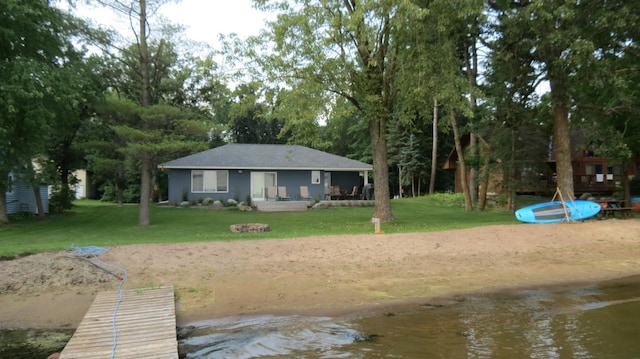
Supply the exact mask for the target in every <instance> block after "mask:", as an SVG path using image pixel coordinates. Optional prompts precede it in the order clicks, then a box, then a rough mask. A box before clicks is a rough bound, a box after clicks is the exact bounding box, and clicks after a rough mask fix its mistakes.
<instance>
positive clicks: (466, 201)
mask: <svg viewBox="0 0 640 359" xmlns="http://www.w3.org/2000/svg"><path fill="white" fill-rule="evenodd" d="M449 120H450V121H451V128H453V137H454V141H455V143H456V152H458V166H459V167H460V177H461V178H460V184H461V185H462V193H463V195H464V208H465V210H467V211H471V210H473V204H472V202H471V194H470V193H469V186H468V185H467V168H466V166H465V163H464V153H463V149H462V144H461V143H460V132H459V131H458V122H457V121H456V113H455V111H453V110H451V113H450V114H449Z"/></svg>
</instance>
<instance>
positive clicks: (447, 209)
mask: <svg viewBox="0 0 640 359" xmlns="http://www.w3.org/2000/svg"><path fill="white" fill-rule="evenodd" d="M392 209H393V214H394V216H395V217H396V221H395V222H393V223H383V224H382V230H383V231H384V232H385V233H406V232H428V231H438V230H445V229H455V228H469V227H476V226H483V225H490V224H513V223H517V221H516V219H515V217H514V216H513V215H512V214H511V213H510V212H508V211H506V210H504V209H488V210H486V211H484V212H465V211H464V209H463V207H462V200H461V198H460V197H459V196H447V195H434V196H429V197H419V198H405V199H399V200H393V201H392ZM372 214H373V207H353V208H331V209H322V210H312V211H306V212H282V213H277V212H276V213H274V212H271V213H269V212H241V211H239V210H237V209H235V208H230V209H225V210H213V209H204V208H172V207H162V206H155V205H154V206H152V208H151V225H150V226H148V227H140V226H138V224H137V223H138V206H137V205H125V206H117V205H115V204H110V203H101V202H97V201H86V200H83V201H77V202H76V203H75V206H74V208H73V210H71V211H70V212H66V213H64V214H58V215H49V216H47V217H46V218H45V219H43V220H38V219H35V218H30V219H24V220H20V221H15V222H12V223H11V224H9V225H7V226H3V227H0V257H3V258H10V257H14V256H19V255H25V254H29V253H37V252H43V251H55V250H61V249H65V248H70V247H72V246H74V245H75V246H114V245H120V244H131V243H167V242H171V243H175V242H200V241H232V240H243V239H273V238H292V237H304V236H312V235H331V234H362V233H373V231H374V225H373V224H372V223H371V216H372ZM236 223H267V224H269V226H270V227H271V231H270V232H265V233H257V234H256V233H252V234H248V233H232V232H230V230H229V225H231V224H236Z"/></svg>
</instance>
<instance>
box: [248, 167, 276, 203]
mask: <svg viewBox="0 0 640 359" xmlns="http://www.w3.org/2000/svg"><path fill="white" fill-rule="evenodd" d="M276 179H277V177H276V173H275V172H251V200H252V201H264V200H265V199H266V198H267V187H275V186H276V185H277V183H278V182H277V180H276Z"/></svg>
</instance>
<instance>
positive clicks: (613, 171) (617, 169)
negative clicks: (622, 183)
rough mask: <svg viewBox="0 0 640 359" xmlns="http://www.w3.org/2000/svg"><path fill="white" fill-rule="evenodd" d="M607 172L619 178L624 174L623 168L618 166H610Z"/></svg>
mask: <svg viewBox="0 0 640 359" xmlns="http://www.w3.org/2000/svg"><path fill="white" fill-rule="evenodd" d="M608 171H610V172H609V173H611V174H614V175H616V176H621V175H623V174H624V167H622V166H620V165H615V166H612V167H611V168H610V169H609V170H608Z"/></svg>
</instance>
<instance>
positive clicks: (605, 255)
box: [0, 219, 640, 328]
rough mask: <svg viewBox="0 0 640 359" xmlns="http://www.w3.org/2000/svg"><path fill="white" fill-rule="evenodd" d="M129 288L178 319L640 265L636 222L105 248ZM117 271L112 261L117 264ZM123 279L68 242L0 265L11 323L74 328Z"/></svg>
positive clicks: (320, 311) (548, 279)
mask: <svg viewBox="0 0 640 359" xmlns="http://www.w3.org/2000/svg"><path fill="white" fill-rule="evenodd" d="M98 258H99V259H100V260H101V261H103V262H104V263H107V264H112V265H117V266H118V267H121V268H122V269H124V270H126V279H125V282H124V283H123V287H124V288H125V289H130V288H141V287H153V286H168V285H169V286H173V287H174V288H175V295H176V308H177V320H178V324H179V325H185V324H187V323H189V322H192V321H196V320H200V319H205V318H206V319H210V318H219V317H225V316H230V315H249V314H263V313H270V314H302V315H306V314H309V315H312V314H313V315H341V314H347V313H353V312H358V311H367V310H377V309H380V308H384V307H388V306H394V305H402V304H407V303H411V302H415V301H419V300H426V299H428V298H436V297H446V296H449V295H455V294H457V293H466V292H472V291H479V290H482V291H487V290H498V289H504V288H510V287H522V286H539V285H549V284H562V283H570V282H580V281H598V280H606V279H612V278H619V277H624V276H629V275H638V274H640V220H639V219H626V220H620V219H607V220H589V221H586V222H582V223H562V224H545V225H539V224H538V225H534V224H514V225H500V226H487V227H480V228H472V229H464V230H454V231H444V232H430V233H407V234H377V235H376V234H364V235H349V236H339V235H336V236H317V237H304V238H294V239H282V240H247V241H236V242H203V243H186V244H183V243H178V244H157V245H127V246H118V247H112V248H109V249H108V251H107V252H106V253H104V254H102V255H100V256H99V257H98ZM114 272H117V270H115V269H114ZM118 284H119V280H118V279H117V278H115V277H114V276H113V275H110V274H109V273H106V272H105V271H103V270H100V269H99V268H96V267H95V266H92V265H90V264H89V263H87V262H86V261H84V260H80V259H78V258H76V257H75V256H74V255H72V253H70V252H68V251H64V252H56V253H42V254H37V255H31V256H27V257H23V258H19V259H15V260H10V261H3V262H1V264H0V308H2V309H0V323H1V326H2V327H4V328H75V327H76V326H77V325H78V324H79V323H80V321H81V320H82V318H83V316H84V314H85V312H86V310H87V309H88V308H89V306H90V305H91V302H92V301H93V299H94V297H95V295H96V294H97V293H98V292H100V291H112V290H116V289H117V286H118Z"/></svg>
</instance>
